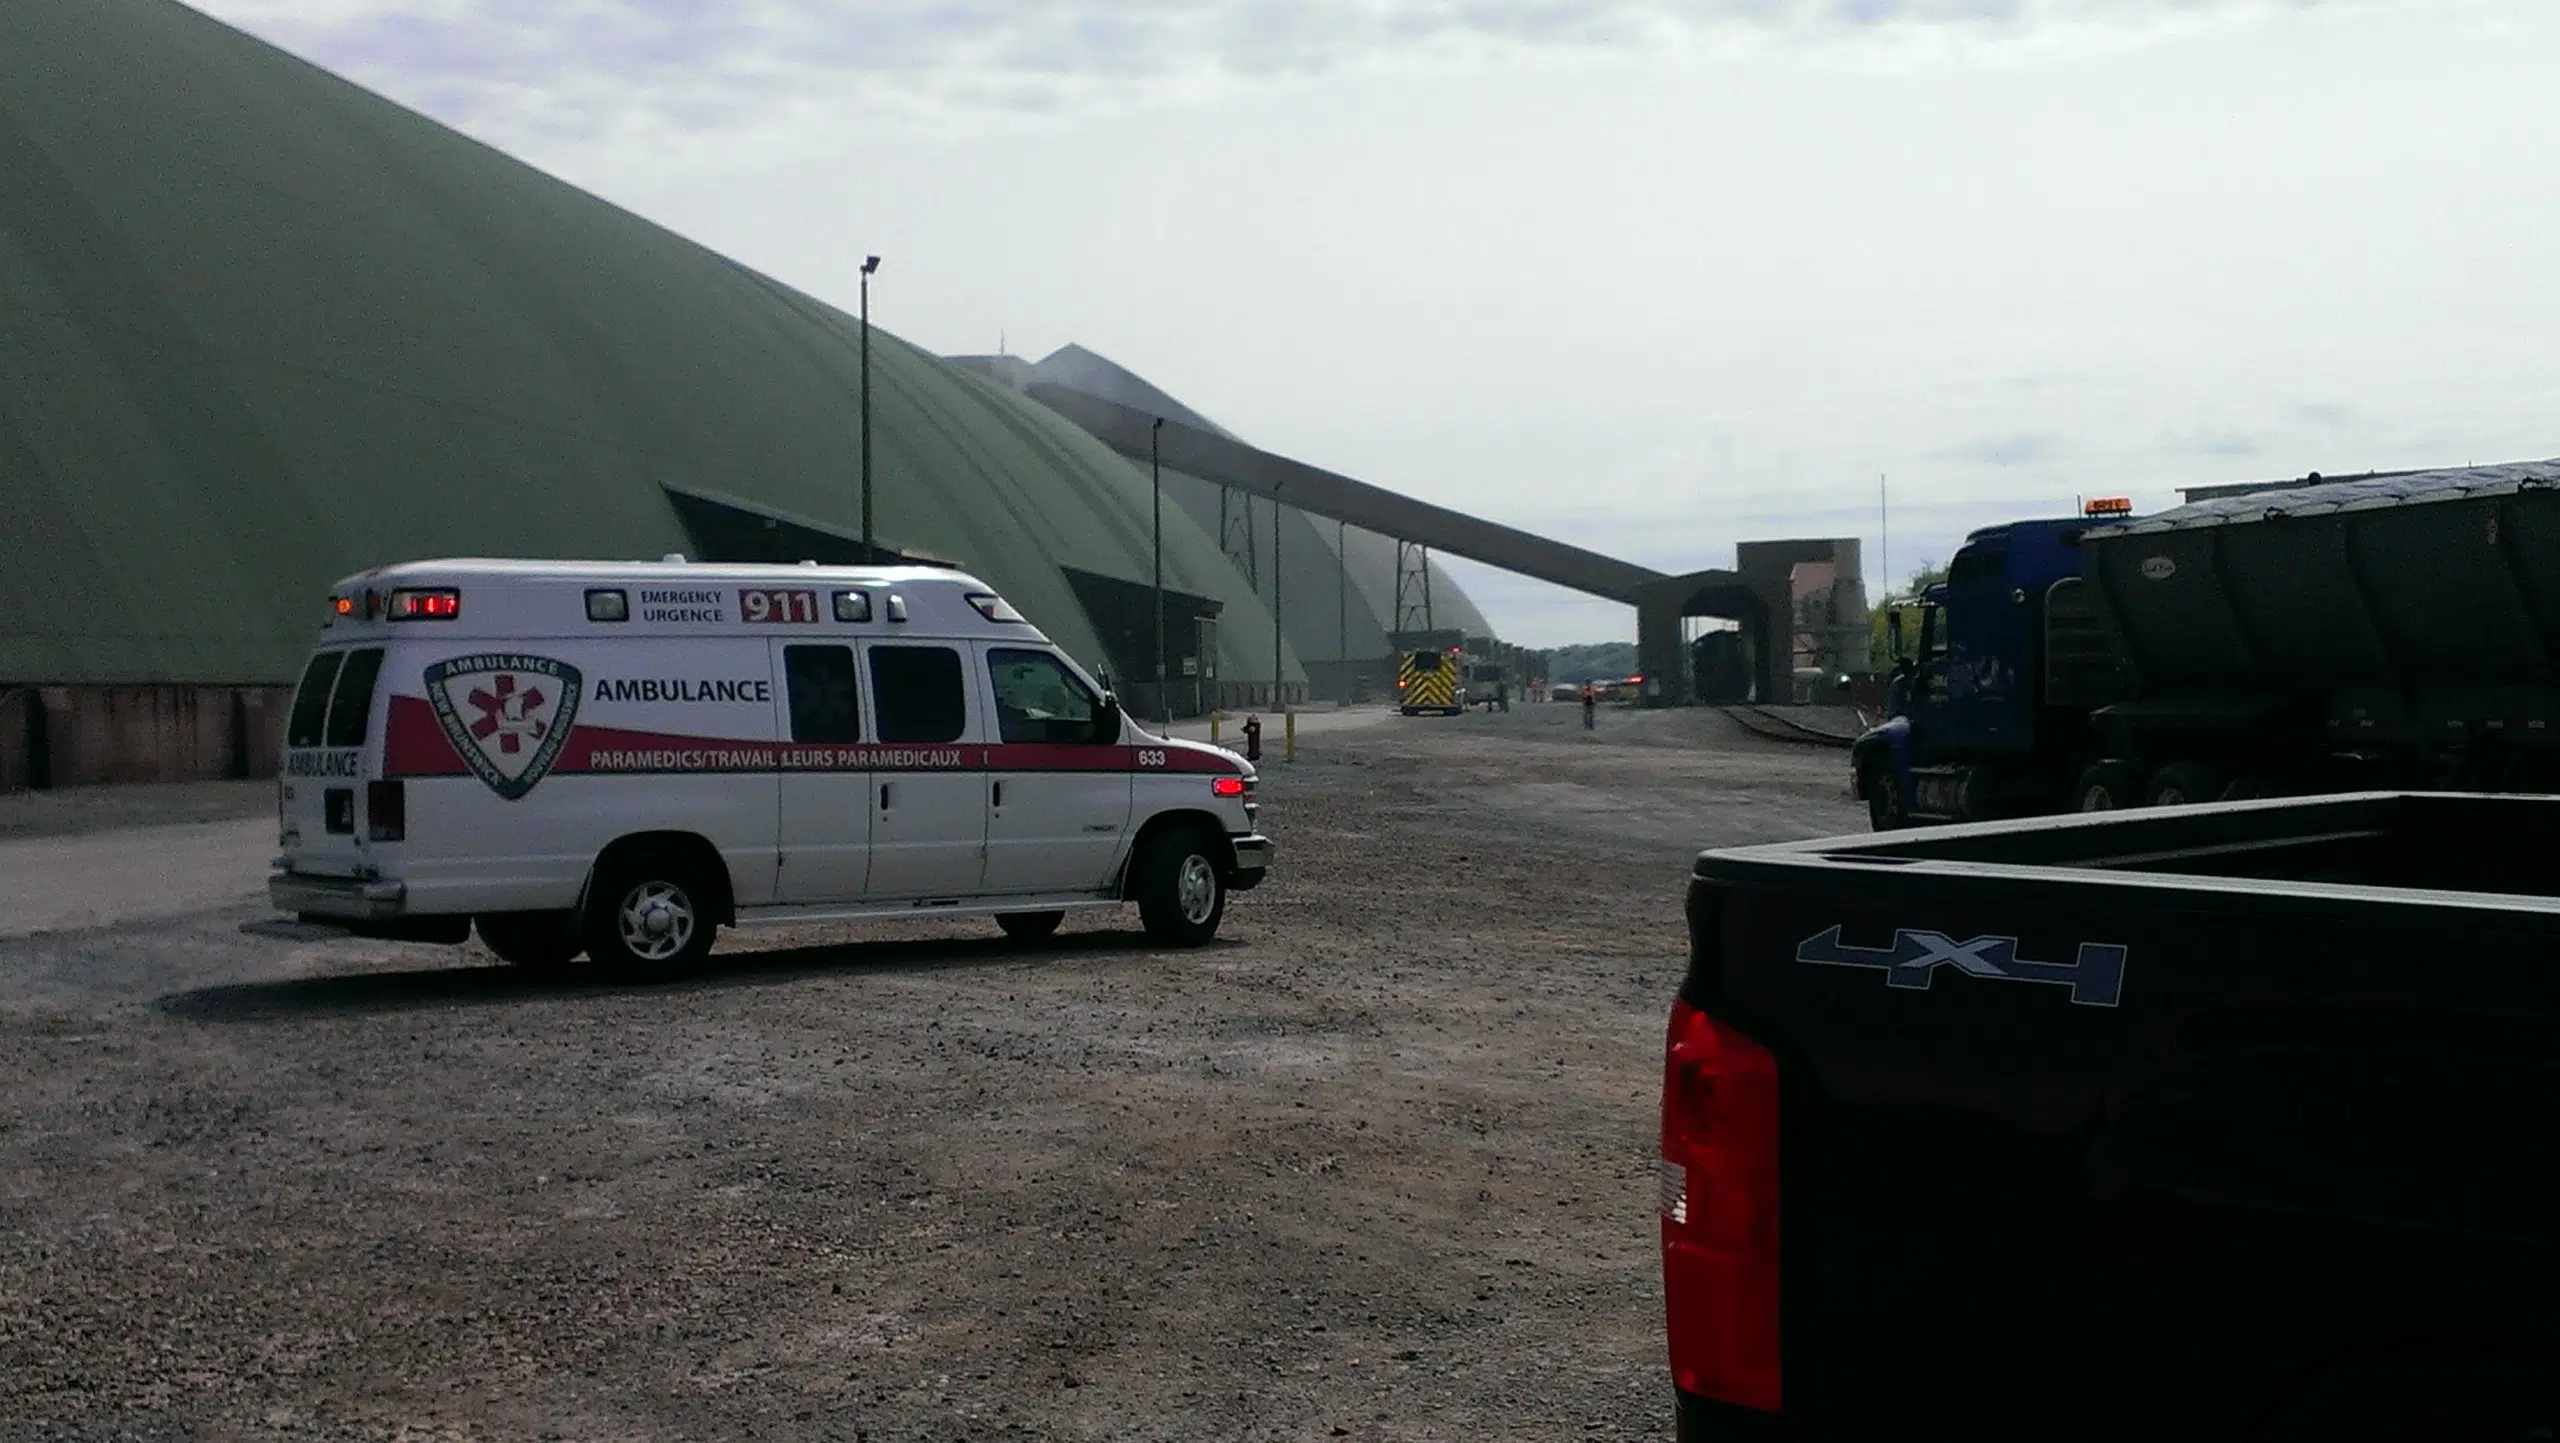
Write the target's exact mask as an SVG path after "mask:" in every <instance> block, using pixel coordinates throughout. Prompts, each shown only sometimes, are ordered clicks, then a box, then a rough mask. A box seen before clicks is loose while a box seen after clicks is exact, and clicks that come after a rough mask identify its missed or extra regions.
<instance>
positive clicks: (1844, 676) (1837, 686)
mask: <svg viewBox="0 0 2560 1443" xmlns="http://www.w3.org/2000/svg"><path fill="white" fill-rule="evenodd" d="M1850 686H1851V682H1850V680H1849V674H1848V673H1847V672H1845V671H1844V672H1842V673H1840V679H1839V680H1838V681H1836V682H1834V683H1832V690H1834V691H1847V690H1849V689H1850Z"/></svg>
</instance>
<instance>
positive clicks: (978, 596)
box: [969, 591, 1023, 621]
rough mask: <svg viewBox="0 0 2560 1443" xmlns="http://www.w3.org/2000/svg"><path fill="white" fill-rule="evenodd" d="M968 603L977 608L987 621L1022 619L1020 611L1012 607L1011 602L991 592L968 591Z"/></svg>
mask: <svg viewBox="0 0 2560 1443" xmlns="http://www.w3.org/2000/svg"><path fill="white" fill-rule="evenodd" d="M969 604H970V605H971V606H974V607H976V608H978V614H979V615H980V616H983V617H985V618H986V619H987V620H989V621H1021V620H1023V615H1022V613H1021V612H1019V611H1016V610H1014V609H1013V603H1011V602H1009V601H1007V600H1005V599H1004V598H1003V597H1001V596H997V595H995V594H993V593H991V592H985V591H973V592H970V593H969Z"/></svg>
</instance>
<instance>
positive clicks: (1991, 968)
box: [1796, 927, 2126, 1007]
mask: <svg viewBox="0 0 2560 1443" xmlns="http://www.w3.org/2000/svg"><path fill="white" fill-rule="evenodd" d="M2125 954H2126V949H2125V948H2123V947H2120V946H2117V945H2116V944H2114V943H2110V942H2083V943H2081V944H2080V950H2079V953H2078V955H2077V956H2076V958H2075V959H2074V960H2073V961H2070V962H2031V961H2029V960H2027V959H2026V958H2023V957H2020V956H2019V955H2018V939H2017V938H2015V937H1976V938H1974V939H1973V940H1972V941H1969V942H1959V941H1957V940H1955V939H1954V938H1952V937H1950V936H1948V935H1947V934H1946V933H1944V932H1923V931H1919V930H1916V929H1913V928H1897V929H1895V931H1894V934H1893V945H1892V946H1890V947H1848V946H1843V945H1842V944H1841V941H1840V929H1839V928H1838V927H1832V928H1828V929H1826V930H1824V931H1821V932H1817V933H1815V934H1814V935H1813V936H1810V937H1807V938H1806V939H1804V941H1802V942H1800V943H1798V944H1797V945H1796V960H1797V961H1798V962H1815V963H1820V964H1823V965H1825V966H1831V967H1874V968H1878V969H1881V970H1882V971H1883V973H1884V985H1886V986H1887V987H1907V988H1916V989H1919V990H1922V991H1926V990H1927V989H1928V986H1929V983H1930V981H1931V980H1932V979H1934V978H1935V977H1936V976H1937V975H1938V969H1939V968H1941V967H1953V968H1955V969H1956V970H1957V971H1959V972H1962V973H1963V974H1965V975H1966V976H1968V977H1980V978H1982V979H1984V980H1985V981H1992V982H2045V983H2051V984H2054V985H2057V986H2062V987H2068V988H2070V989H2071V1000H2072V1001H2073V1002H2076V1003H2078V1004H2080V1005H2081V1006H2083V1007H2113V1006H2115V1005H2116V1004H2117V1002H2118V1001H2120V1000H2121V999H2122V998H2123V996H2124V959H2125Z"/></svg>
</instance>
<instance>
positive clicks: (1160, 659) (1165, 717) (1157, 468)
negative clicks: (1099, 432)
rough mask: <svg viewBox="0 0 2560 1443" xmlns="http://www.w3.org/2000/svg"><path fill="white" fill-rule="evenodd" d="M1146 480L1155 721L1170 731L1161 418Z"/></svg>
mask: <svg viewBox="0 0 2560 1443" xmlns="http://www.w3.org/2000/svg"><path fill="white" fill-rule="evenodd" d="M1147 476H1148V478H1149V479H1150V480H1152V481H1153V482H1154V483H1155V488H1156V718H1157V722H1158V724H1159V725H1161V726H1163V727H1164V728H1166V729H1167V730H1171V729H1172V727H1173V696H1172V693H1170V692H1168V691H1167V690H1166V689H1165V684H1164V417H1162V416H1158V417H1156V423H1155V424H1154V425H1152V426H1150V427H1148V428H1147Z"/></svg>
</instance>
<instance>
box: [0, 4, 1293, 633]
mask: <svg viewBox="0 0 2560 1443" xmlns="http://www.w3.org/2000/svg"><path fill="white" fill-rule="evenodd" d="M856 336H857V327H856V323H855V322H854V321H853V320H852V319H851V318H850V317H848V316H846V315H845V314H843V313H842V312H840V311H837V310H835V309H833V308H831V307H829V306H826V305H824V304H822V303H820V302H818V301H816V300H814V299H812V298H810V297H808V296H806V295H803V294H801V293H798V292H795V291H793V290H791V289H789V288H788V287H785V286H783V285H781V284H779V283H777V282H775V281H773V280H771V279H770V278H767V277H764V276H761V275H758V274H756V273H754V272H752V271H749V270H747V269H746V268H744V267H742V266H739V265H737V264H735V263H734V262H731V261H728V260H726V259H724V258H722V257H720V256H718V255H715V254H713V253H712V252H710V251H707V250H705V249H703V248H702V247H700V246H698V245H695V244H693V243H692V242H690V241H687V240H685V239H683V238H682V237H680V236H677V235H675V234H673V233H671V232H669V231H667V230H665V229H663V228H661V227H659V226H656V225H653V224H650V223H649V222H647V221H643V220H641V219H639V218H638V217H636V216H633V215H631V214H629V213H628V212H625V211H622V210H620V209H618V208H616V207H614V206H612V205H610V204H607V203H606V202H604V201H602V200H599V199H597V198H595V197H594V196H591V195H588V194H586V193H584V192H582V191H579V190H577V189H575V188H574V187H571V186H568V185H565V184H563V183H561V182H559V181H557V180H554V179H552V178H550V177H548V176H546V175H543V174H541V173H540V172H537V171H535V170H533V169H531V168H529V167H527V166H524V165H522V164H520V163H518V162H516V161H514V160H511V159H509V158H507V157H505V156H503V155H501V154H499V153H497V152H496V151H493V150H491V149H489V148H487V147H486V146H483V145H481V144H479V143H477V142H475V141H472V140H470V139H468V138H467V137H465V136H462V135H460V134H458V133H456V132H454V131H452V130H450V129H448V128H446V127H444V126H442V125H439V124H437V123H436V122H434V121H431V120H428V119H426V118H425V117H423V116H420V115H417V114H415V113H413V112H411V111H408V110H405V109H402V108H401V107H399V106H397V105H394V104H392V103H391V102H389V101H387V100H384V99H382V98H381V97H379V96H376V95H373V94H371V93H369V92H367V91H364V90H362V89H359V88H357V87H355V86H353V85H350V84H348V83H346V82H344V81H342V80H339V79H337V78H336V77H334V76H331V75H329V74H328V73H326V72H324V71H321V70H318V69H316V68H314V67H312V66H309V65H306V64H304V63H302V62H301V61H298V60H296V59H294V58H292V57H290V56H288V55H286V54H284V53H283V52H281V51H278V50H276V49H274V48H272V47H270V46H268V45H266V44H264V43H263V42H260V41H257V40H255V39H252V38H250V37H248V36H246V35H243V34H241V33H240V32H238V31H235V30H232V29H230V28H229V27H226V26H224V25H222V24H220V23H218V22H216V21H214V20H211V19H209V18H207V17H205V16H203V15H200V14H198V13H197V12H195V11H192V10H189V9H186V8H184V7H183V6H180V5H177V4H175V3H171V0H9V3H8V4H6V5H0V681H16V682H65V683H84V682H86V683H154V682H167V683H186V682H205V683H239V682H280V681H285V680H289V679H290V678H291V677H292V676H293V675H294V673H295V671H296V669H297V667H298V664H299V660H300V658H301V656H302V654H303V653H304V651H305V650H306V649H307V648H308V646H309V644H310V642H311V639H312V637H313V636H314V635H315V632H316V623H317V613H318V608H319V606H320V605H321V600H322V597H323V596H324V594H325V591H326V588H327V586H328V583H329V582H330V581H331V580H333V579H335V578H337V577H339V576H342V575H345V574H347V573H349V572H352V571H356V570H359V569H362V568H364V567H367V566H372V565H376V564H379V563H384V562H390V561H396V560H404V559H410V558H415V557H422V556H434V555H517V556H595V557H656V556H658V555H661V554H664V553H666V552H670V551H680V550H684V549H686V539H685V533H684V531H683V529H682V527H681V526H680V524H679V522H678V520H677V517H676V514H675V512H674V510H673V508H672V506H671V504H670V503H669V501H668V500H667V497H666V495H665V492H664V490H663V488H664V487H666V486H670V485H672V486H678V487H682V488H685V489H688V490H692V491H697V492H702V493H708V494H715V495H727V496H733V497H737V498H741V499H744V500H748V501H751V502H754V503H756V504H758V505H761V506H765V507H769V508H771V509H773V510H774V511H776V512H778V513H783V514H788V515H792V516H796V517H805V518H808V519H810V520H812V521H814V522H817V523H820V524H824V525H829V526H834V527H839V528H842V529H844V530H847V531H850V530H852V529H854V528H855V527H856V525H857V524H858V523H857V518H858V509H859V500H858V489H857V488H858V478H859V460H858V458H859V412H858V408H857V406H856V402H855V397H856V395H857V375H858V372H857V364H856V355H857V351H856ZM872 403H873V410H874V414H875V417H876V420H877V425H878V437H877V440H876V443H875V449H874V467H875V477H876V482H875V484H876V487H877V499H876V506H877V514H878V518H879V532H880V539H881V541H882V542H883V543H884V544H886V545H890V546H894V547H901V548H907V549H912V550H916V551H920V552H923V553H926V554H931V555H936V556H942V557H947V558H950V559H953V560H957V561H961V562H964V563H966V564H968V565H969V566H971V567H973V568H974V569H976V570H978V571H979V572H980V573H981V574H982V575H984V576H986V578H987V579H988V580H989V581H991V582H993V583H994V584H995V585H997V586H998V587H999V588H1001V589H1002V590H1004V591H1005V592H1006V594H1007V595H1008V596H1010V597H1011V598H1013V600H1014V601H1015V602H1016V604H1018V605H1019V606H1020V607H1021V608H1022V609H1023V610H1024V611H1025V612H1026V613H1028V614H1029V615H1030V616H1031V617H1032V618H1033V619H1034V620H1035V621H1037V622H1038V623H1039V624H1040V625H1041V626H1042V627H1044V628H1045V629H1047V630H1048V631H1049V632H1050V634H1051V635H1052V636H1055V637H1056V638H1058V640H1059V641H1060V642H1061V643H1062V644H1064V645H1066V646H1067V647H1068V648H1069V649H1071V650H1072V651H1074V652H1075V653H1076V654H1077V655H1078V656H1080V657H1082V658H1083V659H1085V660H1087V661H1088V662H1094V661H1098V660H1100V654H1099V647H1098V644H1097V643H1096V640H1095V635H1094V631H1093V628H1092V626H1091V625H1090V623H1089V622H1088V621H1087V619H1086V618H1085V616H1084V614H1083V612H1082V610H1081V608H1080V607H1079V606H1078V604H1077V602H1076V599H1075V597H1074V595H1073V593H1072V592H1071V591H1070V590H1069V587H1068V584H1067V582H1066V579H1065V578H1064V576H1063V575H1062V574H1061V572H1060V570H1059V568H1060V567H1061V566H1062V565H1063V566H1073V567H1078V568H1081V569H1084V570H1087V571H1092V572H1099V573H1102V574H1105V575H1111V576H1117V577H1121V578H1124V579H1128V580H1133V581H1137V580H1145V579H1147V578H1148V577H1150V575H1151V564H1152V563H1151V558H1150V540H1151V536H1150V520H1149V496H1148V493H1147V483H1146V479H1145V477H1144V476H1142V475H1139V474H1137V473H1136V472H1134V471H1133V470H1132V468H1130V467H1129V466H1128V465H1127V464H1126V463H1125V462H1124V461H1122V460H1121V459H1120V458H1119V457H1117V456H1115V455H1113V454H1112V453H1111V452H1109V451H1108V450H1106V449H1104V448H1103V447H1102V446H1101V445H1100V443H1098V442H1096V441H1094V440H1093V439H1092V438H1091V437H1089V436H1087V435H1085V434H1084V433H1083V432H1082V431H1079V430H1077V429H1076V428H1075V427H1074V426H1072V425H1070V424H1068V423H1067V422H1066V421H1064V420H1062V419H1060V418H1058V417H1057V416H1055V415H1053V414H1052V413H1050V412H1049V411H1047V410H1046V409H1045V408H1042V407H1040V406H1038V405H1036V404H1033V403H1031V402H1029V401H1027V400H1024V399H1022V398H1020V397H1018V396H1015V395H1013V394H1011V393H1009V392H1007V391H1005V390H1003V389H1002V388H1000V387H997V386H993V385H990V384H988V383H986V382H984V381H982V380H980V379H978V378H976V377H974V376H970V375H967V374H965V373H963V372H962V371H960V370H959V369H958V368H956V367H953V366H950V365H947V364H945V363H943V362H941V361H940V360H938V359H936V358H934V357H933V356H931V355H929V354H928V353H926V352H924V351H922V350H919V349H917V348H915V347H912V346H909V345H906V344H905V343H903V342H900V341H898V340H896V339H894V338H892V337H890V336H889V335H888V334H887V333H885V332H883V331H880V330H878V329H877V328H875V329H874V330H873V332H872ZM1165 550H1166V582H1167V584H1168V585H1169V586H1174V587H1178V588H1180V589H1182V590H1185V591H1190V592H1196V593H1199V594H1203V595H1207V596H1212V597H1216V598H1218V599H1220V600H1221V601H1223V602H1224V603H1225V604H1226V613H1225V623H1224V624H1223V625H1221V626H1220V628H1219V637H1220V642H1221V656H1220V665H1221V670H1222V671H1223V672H1224V673H1225V674H1226V675H1229V676H1236V677H1249V676H1268V675H1269V674H1270V671H1271V656H1270V646H1271V642H1270V621H1269V613H1268V612H1266V611H1264V610H1263V609H1262V608H1261V606H1260V605H1259V603H1258V602H1257V601H1256V600H1255V599H1254V598H1253V596H1252V595H1251V594H1250V592H1249V591H1248V590H1247V589H1246V588H1245V587H1244V586H1243V584H1242V580H1241V578H1240V577H1238V576H1237V575H1236V574H1235V573H1234V571H1233V570H1232V568H1230V567H1229V566H1227V564H1226V563H1225V561H1224V560H1223V558H1221V557H1220V556H1219V554H1218V550H1217V546H1216V542H1215V540H1214V538H1212V537H1210V536H1208V535H1207V534H1206V533H1205V532H1203V531H1202V530H1201V529H1200V527H1199V526H1198V525H1197V524H1196V523H1194V522H1193V521H1192V520H1191V518H1190V517H1189V516H1188V515H1185V514H1183V513H1182V512H1181V511H1180V509H1179V508H1174V507H1168V508H1167V516H1166V540H1165ZM1287 670H1288V674H1289V675H1290V676H1291V677H1293V678H1300V677H1302V675H1303V673H1302V672H1300V670H1299V669H1298V668H1297V666H1296V665H1295V663H1294V660H1292V661H1290V662H1289V663H1288V667H1287Z"/></svg>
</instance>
